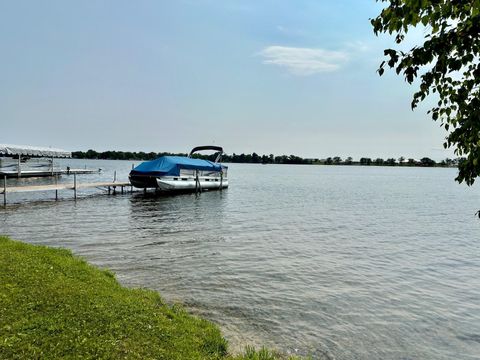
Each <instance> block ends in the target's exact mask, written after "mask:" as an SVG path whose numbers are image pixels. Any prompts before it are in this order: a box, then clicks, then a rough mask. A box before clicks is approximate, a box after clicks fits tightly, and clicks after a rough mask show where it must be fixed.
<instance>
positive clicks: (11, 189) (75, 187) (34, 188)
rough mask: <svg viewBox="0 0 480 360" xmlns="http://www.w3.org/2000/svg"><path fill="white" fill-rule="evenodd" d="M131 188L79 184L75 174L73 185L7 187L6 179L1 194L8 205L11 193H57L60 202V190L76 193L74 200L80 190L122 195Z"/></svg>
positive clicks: (112, 183) (127, 184) (122, 184)
mask: <svg viewBox="0 0 480 360" xmlns="http://www.w3.org/2000/svg"><path fill="white" fill-rule="evenodd" d="M128 187H130V190H131V191H133V187H132V184H131V183H130V182H117V181H110V182H92V183H83V184H81V183H80V184H79V183H77V179H76V176H75V174H74V181H73V184H72V183H60V184H48V185H27V186H7V181H6V177H4V181H3V187H2V188H0V194H2V195H3V205H4V206H6V205H7V194H9V193H22V192H35V191H37V192H39V191H55V200H58V190H72V191H73V193H74V198H75V199H76V198H77V190H78V189H86V188H104V189H106V190H107V191H108V193H109V194H110V192H112V191H113V193H115V192H116V189H117V188H120V191H121V193H122V194H123V192H124V190H125V189H126V188H128Z"/></svg>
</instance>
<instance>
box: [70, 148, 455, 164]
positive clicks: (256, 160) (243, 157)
mask: <svg viewBox="0 0 480 360" xmlns="http://www.w3.org/2000/svg"><path fill="white" fill-rule="evenodd" d="M167 155H170V156H172V155H173V156H187V155H188V154H185V153H169V152H158V153H157V152H148V153H147V152H143V151H140V152H131V151H103V152H97V151H95V150H88V151H74V152H72V157H73V158H74V159H92V160H142V161H143V160H154V159H156V158H158V157H160V156H167ZM194 157H195V158H199V159H205V160H211V161H214V160H215V156H214V155H201V154H195V155H194ZM463 160H464V158H456V159H450V158H446V159H444V160H442V161H439V162H437V161H435V160H432V159H430V158H428V157H423V158H421V159H412V158H409V159H407V158H405V157H403V156H400V157H399V158H397V159H395V158H387V159H382V158H373V159H372V158H369V157H362V158H360V159H359V160H354V159H353V158H352V157H347V158H345V159H342V158H341V157H340V156H333V157H327V158H324V159H319V158H302V157H299V156H296V155H279V156H275V155H273V154H269V155H258V154H257V153H255V152H254V153H251V154H235V153H233V154H232V155H229V154H224V155H223V156H222V162H225V163H244V164H297V165H302V164H303V165H361V166H420V167H458V165H459V164H460V163H461V162H462V161H463Z"/></svg>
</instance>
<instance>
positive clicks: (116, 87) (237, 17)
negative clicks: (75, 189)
mask: <svg viewBox="0 0 480 360" xmlns="http://www.w3.org/2000/svg"><path fill="white" fill-rule="evenodd" d="M380 9H381V4H377V3H376V2H375V1H373V0H329V1H325V0H324V1H322V0H294V1H281V0H277V1H273V0H265V1H259V0H255V1H248V0H242V1H240V0H239V1H233V0H217V1H214V0H175V1H173V0H172V1H113V0H112V1H66V0H59V1H22V0H18V1H7V0H0V54H1V56H0V129H1V130H0V143H13V144H29V145H39V146H53V147H62V148H65V149H68V150H87V149H89V148H93V149H97V150H108V149H116V150H133V151H139V150H143V151H187V150H189V149H190V148H191V147H193V146H195V145H199V144H210V143H215V144H217V145H222V146H224V148H225V150H226V151H227V152H228V153H233V152H235V153H241V152H245V153H249V152H253V151H256V152H257V153H261V154H263V153H268V154H269V153H274V154H296V155H300V156H304V157H315V158H323V157H327V156H336V155H339V156H342V157H346V156H352V157H354V158H358V157H360V156H370V157H377V156H379V157H391V156H394V157H399V156H401V155H403V156H405V157H414V158H419V157H421V156H430V157H432V158H435V159H443V158H445V157H447V156H452V153H451V152H450V151H444V150H443V149H442V143H443V137H444V136H445V133H444V131H443V130H442V129H441V128H440V127H439V124H438V123H434V122H433V121H432V120H430V118H429V117H428V115H427V114H426V110H427V107H426V106H422V107H421V108H419V109H417V110H416V111H413V112H412V111H411V110H410V100H411V96H412V93H413V91H414V87H411V86H409V85H407V84H405V82H404V81H403V79H402V78H401V77H397V76H395V75H394V74H393V73H388V74H386V75H385V76H383V77H382V78H380V77H379V76H378V75H377V74H376V73H375V71H376V69H377V67H378V64H379V63H380V61H381V60H382V55H383V49H384V48H386V47H390V46H393V39H390V38H388V37H375V36H374V34H373V32H372V29H371V25H370V22H369V19H370V18H372V17H375V16H376V14H378V13H379V11H380ZM421 37H422V34H421V33H419V32H417V33H415V34H413V39H412V40H411V41H412V43H413V42H415V40H418V39H421Z"/></svg>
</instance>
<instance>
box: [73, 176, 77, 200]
mask: <svg viewBox="0 0 480 360" xmlns="http://www.w3.org/2000/svg"><path fill="white" fill-rule="evenodd" d="M73 198H74V199H75V200H77V174H76V173H73Z"/></svg>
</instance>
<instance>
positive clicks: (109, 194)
mask: <svg viewBox="0 0 480 360" xmlns="http://www.w3.org/2000/svg"><path fill="white" fill-rule="evenodd" d="M108 195H110V186H109V187H108Z"/></svg>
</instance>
